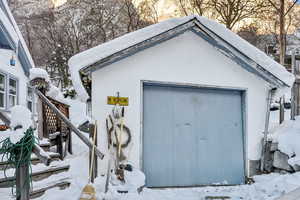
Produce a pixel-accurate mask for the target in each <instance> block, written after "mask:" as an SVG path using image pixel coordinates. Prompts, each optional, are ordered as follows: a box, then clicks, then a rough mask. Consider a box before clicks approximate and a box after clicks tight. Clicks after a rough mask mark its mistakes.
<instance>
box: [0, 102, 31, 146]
mask: <svg viewBox="0 0 300 200" xmlns="http://www.w3.org/2000/svg"><path fill="white" fill-rule="evenodd" d="M17 126H22V128H19V129H17V130H14V128H15V127H17ZM31 126H32V119H31V112H30V111H29V110H28V109H27V108H26V107H24V106H20V105H17V106H14V107H12V108H11V123H10V127H11V130H7V131H4V132H2V133H1V135H0V141H3V140H4V139H6V138H9V139H10V141H11V142H12V143H14V144H16V143H17V142H19V141H20V140H21V139H22V138H23V136H24V132H25V131H26V130H27V129H28V128H29V127H31Z"/></svg>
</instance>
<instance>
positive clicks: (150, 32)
mask: <svg viewBox="0 0 300 200" xmlns="http://www.w3.org/2000/svg"><path fill="white" fill-rule="evenodd" d="M191 20H197V23H199V24H200V25H201V26H202V27H204V28H205V29H208V32H211V33H210V34H212V35H217V36H219V37H221V38H222V39H224V40H225V41H226V42H227V43H229V44H230V45H232V46H233V47H234V48H236V49H238V50H239V51H240V52H242V53H243V54H245V55H246V56H247V57H249V58H250V60H252V61H253V62H254V63H253V66H252V67H253V68H254V69H255V70H257V68H258V66H257V64H258V65H260V67H262V68H264V70H266V71H268V72H270V73H271V74H272V75H273V76H275V77H277V78H278V79H280V80H281V81H283V82H284V83H285V84H286V85H287V86H292V84H293V82H294V80H295V77H294V75H293V74H291V73H289V72H288V71H287V70H286V69H285V68H284V67H283V66H282V65H280V64H279V63H277V62H276V61H274V60H273V59H272V58H270V57H269V56H268V55H266V54H265V53H264V52H262V51H260V50H259V49H257V48H256V47H254V46H253V45H251V44H250V43H248V42H247V41H245V40H244V39H242V38H241V37H239V36H238V35H237V34H235V33H233V32H232V31H230V30H229V29H227V28H226V27H225V26H223V25H221V24H219V23H217V22H215V21H212V20H210V19H207V18H205V17H201V16H188V17H182V18H173V19H169V20H165V21H163V22H160V23H158V24H154V25H151V26H148V27H145V28H142V29H140V30H137V31H134V32H131V33H128V34H126V35H123V36H121V37H118V38H116V39H114V40H111V41H109V42H106V43H104V44H101V45H99V46H96V47H94V48H91V49H89V50H86V51H84V52H81V53H79V54H77V55H74V56H73V57H71V58H70V60H69V62H68V64H69V66H70V72H71V78H72V82H73V85H74V88H75V89H76V92H77V94H78V95H79V96H80V98H81V100H83V101H84V102H85V101H86V100H87V99H88V98H89V96H88V94H87V92H86V91H85V88H84V87H83V85H82V83H81V79H80V74H79V71H80V70H82V69H84V68H86V67H88V66H90V65H92V64H94V63H96V62H98V61H101V60H102V59H104V58H106V57H108V56H111V55H113V54H115V53H117V52H120V51H122V50H124V49H126V48H129V47H132V46H134V45H136V44H139V43H141V42H143V41H145V40H147V39H149V38H152V37H155V36H157V35H159V34H161V33H163V32H166V31H168V30H171V29H173V28H176V27H177V26H179V25H183V24H185V23H188V22H190V21H191Z"/></svg>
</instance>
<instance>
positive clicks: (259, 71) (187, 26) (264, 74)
mask: <svg viewBox="0 0 300 200" xmlns="http://www.w3.org/2000/svg"><path fill="white" fill-rule="evenodd" d="M204 29H207V28H206V27H205V26H204V25H202V24H201V22H200V21H199V20H198V19H197V17H195V18H192V19H191V20H189V21H187V22H185V23H183V24H180V25H178V26H176V27H174V28H172V29H169V30H168V31H165V32H163V33H160V34H158V35H156V36H154V37H152V38H149V39H147V40H144V41H142V42H140V43H138V44H135V45H133V46H130V47H128V48H126V49H124V50H122V51H119V52H116V53H114V54H112V55H110V56H107V57H105V58H104V59H101V60H99V61H98V62H96V63H94V64H91V65H89V66H86V67H84V68H82V69H81V71H82V72H83V73H90V72H94V71H97V70H98V69H101V68H103V67H105V66H107V65H110V64H112V63H114V62H117V61H119V60H122V59H124V58H127V57H129V56H131V55H134V54H136V53H138V52H139V51H142V50H144V49H147V48H149V47H152V46H155V45H157V44H160V43H161V42H164V41H167V40H169V39H172V38H174V37H176V36H178V35H180V34H182V33H184V32H185V31H187V30H191V31H193V32H194V33H196V34H197V35H199V36H200V37H202V38H203V39H205V40H206V41H207V42H209V43H210V44H212V45H213V46H215V47H217V49H219V51H220V52H221V53H222V54H224V55H225V56H227V57H229V58H230V59H232V60H233V61H235V62H236V63H238V64H239V65H241V66H242V67H243V68H245V69H246V70H247V71H249V72H250V73H254V74H256V75H257V76H259V77H261V78H262V79H264V80H265V81H267V82H269V83H270V84H272V85H274V86H275V87H289V85H288V84H286V83H285V82H283V81H282V80H281V79H279V78H277V77H276V76H274V75H273V74H271V73H270V72H268V71H266V70H265V69H264V68H263V67H262V66H260V65H259V64H258V63H256V62H255V61H253V60H251V59H250V58H249V57H247V55H245V54H244V53H242V52H240V51H239V50H238V49H236V48H235V47H234V46H232V45H231V44H229V43H228V42H226V41H225V40H223V39H222V38H221V37H220V36H218V35H217V34H214V35H212V33H214V32H213V31H211V30H209V29H207V30H204ZM215 37H218V39H219V40H222V41H223V44H219V43H220V42H218V41H216V39H215ZM225 44H226V45H225ZM229 47H230V48H229ZM254 65H255V66H254Z"/></svg>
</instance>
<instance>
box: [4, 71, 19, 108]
mask: <svg viewBox="0 0 300 200" xmlns="http://www.w3.org/2000/svg"><path fill="white" fill-rule="evenodd" d="M18 84H19V81H18V79H17V78H15V77H13V76H11V75H10V74H6V73H4V72H0V109H2V110H8V109H9V108H11V107H13V106H15V105H17V104H18V93H19V91H18V89H19V85H18Z"/></svg>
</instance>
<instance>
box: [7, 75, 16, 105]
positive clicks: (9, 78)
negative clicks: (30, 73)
mask: <svg viewBox="0 0 300 200" xmlns="http://www.w3.org/2000/svg"><path fill="white" fill-rule="evenodd" d="M10 80H14V81H15V82H16V94H11V93H10V84H9V82H10ZM18 85H19V81H18V79H17V78H15V77H13V76H8V78H7V86H8V87H7V105H6V106H7V109H10V108H11V107H13V106H15V105H19V98H18V96H19V95H18V94H19V87H18ZM10 96H13V97H15V99H16V100H15V101H16V102H15V105H13V106H10V99H9V97H10Z"/></svg>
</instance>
